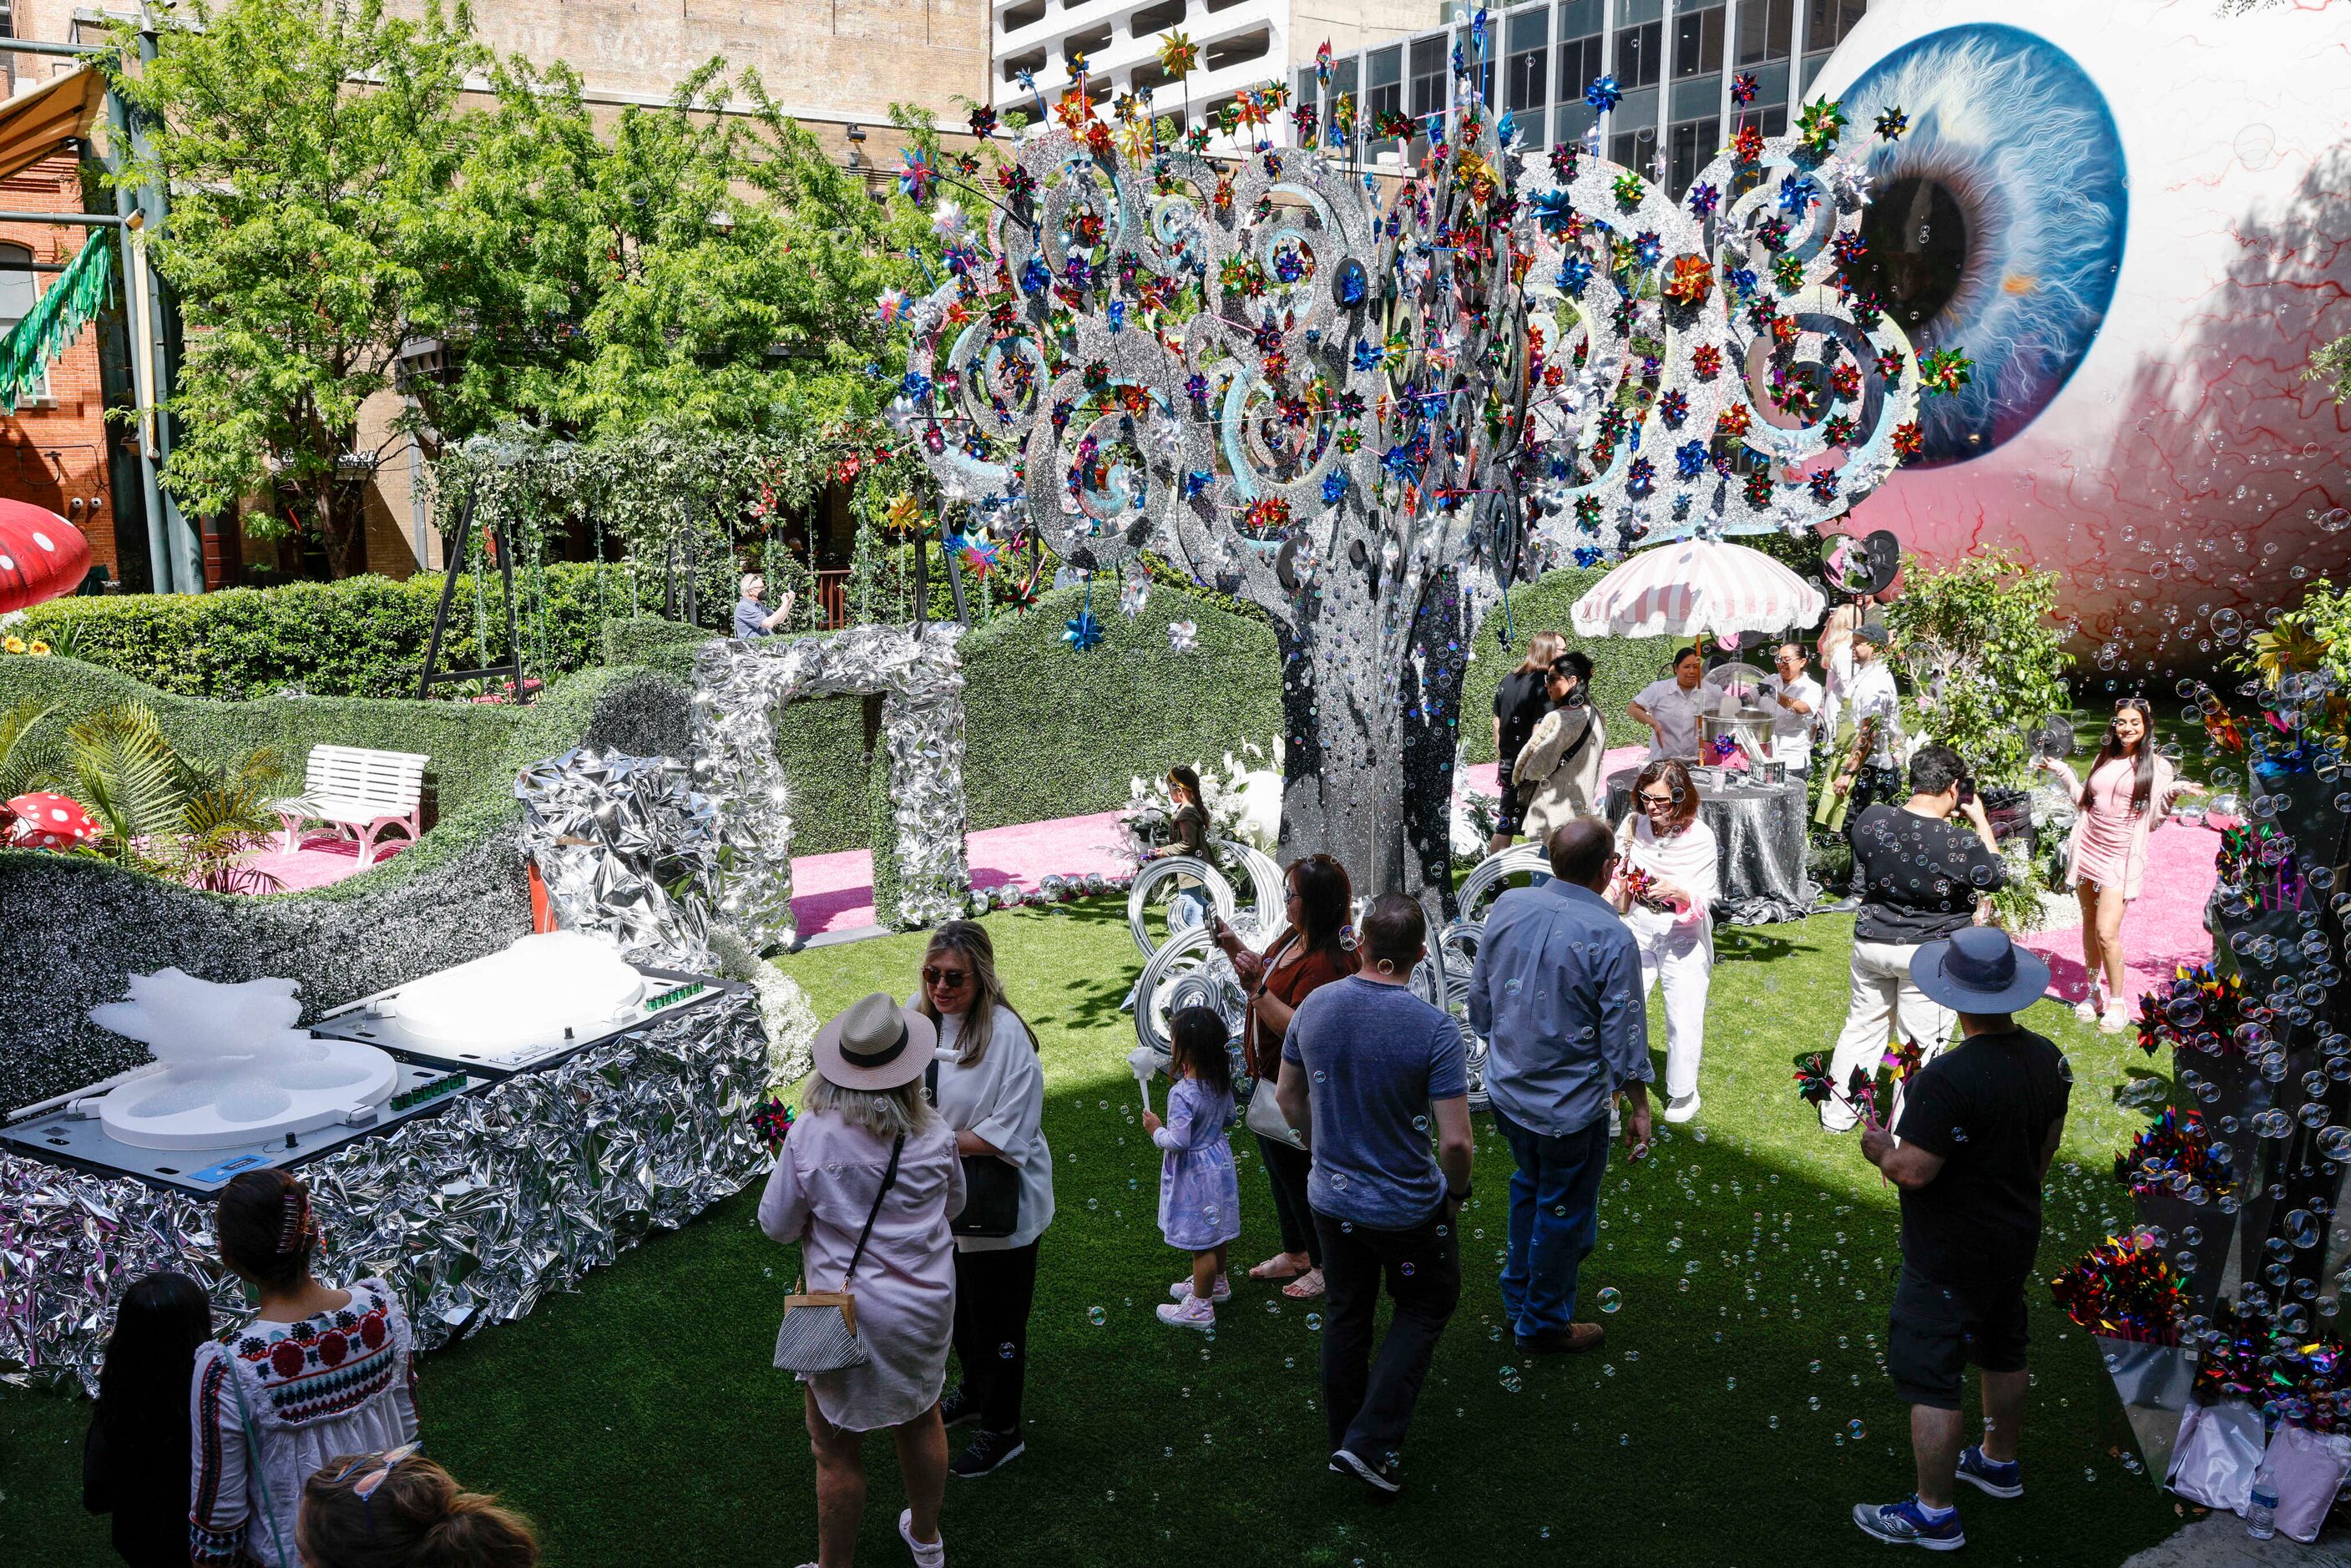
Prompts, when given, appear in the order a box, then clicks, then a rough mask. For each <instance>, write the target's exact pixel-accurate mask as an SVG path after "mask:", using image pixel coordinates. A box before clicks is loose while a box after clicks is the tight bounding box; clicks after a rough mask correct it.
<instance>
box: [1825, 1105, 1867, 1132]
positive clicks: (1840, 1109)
mask: <svg viewBox="0 0 2351 1568" xmlns="http://www.w3.org/2000/svg"><path fill="white" fill-rule="evenodd" d="M1860 1125H1861V1117H1860V1115H1859V1114H1858V1113H1855V1111H1853V1110H1852V1109H1851V1108H1850V1107H1847V1106H1844V1105H1838V1106H1835V1107H1834V1109H1832V1108H1831V1107H1830V1106H1827V1105H1823V1106H1822V1107H1821V1131H1822V1132H1823V1133H1850V1132H1852V1131H1853V1130H1854V1129H1855V1127H1858V1126H1860Z"/></svg>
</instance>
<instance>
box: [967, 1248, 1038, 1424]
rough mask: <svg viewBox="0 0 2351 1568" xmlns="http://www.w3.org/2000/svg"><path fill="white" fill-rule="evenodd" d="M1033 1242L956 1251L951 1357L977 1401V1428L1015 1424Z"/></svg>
mask: <svg viewBox="0 0 2351 1568" xmlns="http://www.w3.org/2000/svg"><path fill="white" fill-rule="evenodd" d="M1037 1246H1038V1244H1037V1243H1036V1242H1034V1241H1031V1242H1030V1243H1029V1245H1028V1246H1026V1247H1015V1248H1012V1249H1008V1250H1006V1251H990V1252H965V1251H960V1250H958V1251H957V1252H956V1307H955V1353H956V1360H957V1361H959V1362H961V1363H962V1364H963V1391H964V1393H965V1394H966V1395H967V1396H969V1397H970V1398H971V1400H972V1401H973V1402H974V1403H975V1404H976V1405H977V1406H978V1407H979V1425H980V1428H981V1430H983V1431H988V1432H1018V1431H1019V1430H1020V1385H1021V1384H1022V1382H1023V1381H1024V1380H1025V1379H1026V1378H1027V1376H1028V1373H1029V1303H1030V1302H1031V1301H1035V1300H1036V1299H1037Z"/></svg>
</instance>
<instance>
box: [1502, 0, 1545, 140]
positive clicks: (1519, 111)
mask: <svg viewBox="0 0 2351 1568" xmlns="http://www.w3.org/2000/svg"><path fill="white" fill-rule="evenodd" d="M1503 26H1504V27H1505V29H1506V31H1505V35H1504V40H1503V41H1504V45H1505V47H1506V48H1507V49H1508V50H1509V53H1508V55H1507V57H1505V59H1504V62H1503V70H1504V72H1505V75H1506V80H1505V85H1504V88H1503V100H1502V106H1503V107H1504V108H1505V109H1508V110H1510V111H1511V112H1512V113H1513V114H1516V115H1518V116H1520V118H1521V119H1524V118H1525V117H1526V116H1528V115H1529V114H1531V113H1532V112H1533V111H1535V110H1540V109H1541V108H1542V107H1543V105H1545V104H1546V103H1548V102H1550V101H1551V100H1550V99H1549V98H1548V97H1547V96H1546V94H1545V92H1544V89H1545V88H1547V87H1548V86H1549V85H1550V82H1549V78H1550V70H1549V66H1550V63H1551V13H1550V12H1548V11H1545V10H1543V9H1542V8H1541V7H1540V6H1538V7H1536V8H1535V9H1534V10H1532V11H1521V12H1520V13H1519V14H1518V15H1517V16H1512V17H1511V18H1510V20H1509V21H1508V22H1506V23H1505V24H1504V25H1503ZM1535 123H1536V125H1537V127H1538V130H1537V132H1536V135H1537V139H1538V140H1540V139H1541V131H1540V126H1541V121H1540V120H1538V121H1536V122H1535Z"/></svg>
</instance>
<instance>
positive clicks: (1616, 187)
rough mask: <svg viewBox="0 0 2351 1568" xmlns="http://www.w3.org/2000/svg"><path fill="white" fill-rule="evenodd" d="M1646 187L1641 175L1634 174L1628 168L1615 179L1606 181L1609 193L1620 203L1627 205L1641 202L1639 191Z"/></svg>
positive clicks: (1634, 205)
mask: <svg viewBox="0 0 2351 1568" xmlns="http://www.w3.org/2000/svg"><path fill="white" fill-rule="evenodd" d="M1647 188H1648V187H1647V186H1646V185H1645V184H1643V183H1642V182H1641V176H1639V175H1638V174H1635V172H1633V171H1631V170H1630V169H1627V170H1625V172H1623V173H1621V174H1618V175H1617V176H1616V178H1615V179H1614V180H1612V181H1610V182H1609V183H1608V193H1609V194H1611V195H1613V196H1614V197H1615V198H1616V200H1617V202H1618V204H1620V205H1623V206H1627V207H1637V206H1639V205H1640V204H1641V193H1642V192H1644V191H1645V190H1646V189H1647Z"/></svg>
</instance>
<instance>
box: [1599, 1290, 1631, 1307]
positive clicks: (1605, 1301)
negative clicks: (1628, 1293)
mask: <svg viewBox="0 0 2351 1568" xmlns="http://www.w3.org/2000/svg"><path fill="white" fill-rule="evenodd" d="M1624 1304H1625V1298H1624V1296H1623V1294H1622V1293H1621V1292H1619V1291H1618V1290H1617V1289H1616V1287H1615V1286H1614V1285H1603V1286H1602V1287H1600V1310H1601V1311H1602V1312H1614V1311H1615V1310H1616V1309H1617V1308H1619V1307H1621V1306H1623V1305H1624Z"/></svg>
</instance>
